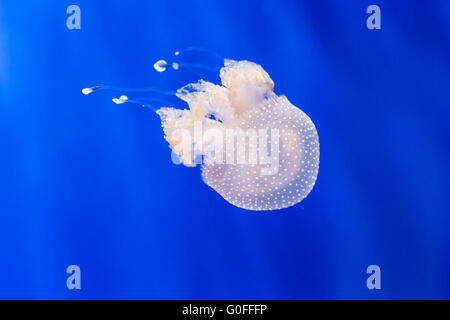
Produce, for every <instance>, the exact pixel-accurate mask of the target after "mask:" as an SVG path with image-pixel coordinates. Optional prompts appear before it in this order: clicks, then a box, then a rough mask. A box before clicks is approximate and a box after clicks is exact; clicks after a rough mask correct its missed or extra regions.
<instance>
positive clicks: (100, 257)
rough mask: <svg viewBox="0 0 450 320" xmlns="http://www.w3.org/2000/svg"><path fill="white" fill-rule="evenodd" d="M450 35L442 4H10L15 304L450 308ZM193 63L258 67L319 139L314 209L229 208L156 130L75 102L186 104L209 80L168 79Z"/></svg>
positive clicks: (4, 87) (5, 294) (4, 86)
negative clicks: (393, 303) (352, 303)
mask: <svg viewBox="0 0 450 320" xmlns="http://www.w3.org/2000/svg"><path fill="white" fill-rule="evenodd" d="M70 4H77V5H78V6H79V7H80V8H81V30H68V29H67V27H66V18H67V17H68V15H67V14H66V8H67V6H69V5H70ZM371 4H377V5H379V6H380V8H381V23H382V29H381V30H368V29H367V28H366V18H367V17H368V15H367V14H366V12H365V11H366V8H367V7H368V6H369V5H371ZM449 21H450V1H447V0H441V1H438V0H431V1H419V0H417V1H412V0H409V1H386V0H374V1H365V0H359V1H337V0H334V1H331V0H320V1H318V0H307V1H265V0H263V1H243V0H239V1H236V0H230V1H220V2H215V1H186V2H182V1H171V0H165V1H133V0H128V1H112V0H108V1H103V0H102V1H95V2H94V1H87V0H74V1H73V2H69V1H50V0H40V1H37V0H36V1H12V0H11V1H10V0H1V1H0V214H1V222H0V278H1V280H0V298H30V299H41V298H58V299H60V298H63V299H80V298H81V299H96V298H103V299H109V298H118V299H124V298H125V299H128V298H137V299H143V298H148V299H225V298H231V299H249V298H252V299H303V298H309V299H314V298H319V299H344V298H345V299H380V298H387V299H407V298H426V299H427V298H447V299H448V298H450V276H449V268H450V241H449V236H448V231H449V228H450V218H449V213H450V200H449V196H450V187H449V180H450V169H449V163H450V59H449V57H450V22H449ZM192 45H196V46H203V47H205V48H209V49H211V50H214V51H216V52H219V53H220V54H221V55H223V56H225V57H229V58H234V59H247V60H251V61H254V62H256V63H258V64H261V65H262V66H263V67H264V68H265V69H266V70H267V71H268V73H269V74H270V76H271V77H272V79H273V80H274V82H275V91H276V93H278V94H285V95H286V96H287V97H288V98H289V100H290V101H291V102H292V103H294V104H295V105H297V106H298V107H300V108H301V109H302V110H303V111H304V112H306V113H307V114H308V115H309V116H310V117H311V119H312V120H313V121H314V123H315V125H316V127H317V130H318V133H319V137H320V143H321V146H320V147H321V162H320V170H319V176H318V180H317V183H316V185H315V187H314V189H313V191H312V192H311V194H310V195H309V196H308V197H307V198H306V199H305V200H304V201H303V202H302V203H300V204H299V205H296V206H294V207H291V208H289V209H284V210H282V211H278V212H269V213H254V212H249V211H245V210H242V209H239V208H237V207H234V206H232V205H230V204H229V203H227V202H226V201H225V200H223V199H222V198H221V197H220V196H219V195H218V194H217V193H216V192H215V191H214V190H212V189H211V188H210V187H208V186H207V185H206V184H204V183H203V182H202V180H201V177H200V171H199V169H198V168H194V169H193V168H186V167H183V166H177V165H174V164H173V163H172V162H171V160H170V152H169V148H168V145H167V142H166V141H165V140H164V139H163V134H162V130H161V125H160V121H159V119H158V117H157V116H156V115H155V114H154V113H152V112H151V111H150V110H148V109H145V108H140V107H138V106H133V105H120V106H118V105H114V104H113V103H112V102H111V100H110V99H111V98H112V97H115V96H117V95H116V94H115V93H109V92H99V93H98V94H92V95H90V96H83V95H82V94H81V92H80V90H81V88H83V87H86V86H91V85H95V84H111V85H117V86H122V87H145V86H157V87H160V88H163V89H166V90H175V89H177V88H179V87H180V86H182V85H184V84H187V83H189V82H194V81H196V80H197V79H198V78H199V76H198V75H197V74H195V73H191V72H189V71H181V70H179V71H178V72H174V71H171V72H165V73H157V72H155V71H154V70H153V67H152V66H153V63H154V62H155V61H156V60H158V59H160V58H165V59H171V57H173V56H172V54H173V52H174V51H175V50H178V49H180V48H183V47H187V46H192ZM180 59H181V58H180ZM183 59H184V60H183V61H188V62H195V63H207V64H209V65H214V64H216V65H217V63H218V61H217V60H215V59H214V58H212V57H211V56H208V55H204V54H190V55H188V54H186V56H185V57H184V58H183ZM199 73H200V74H201V76H202V78H204V79H205V80H209V81H213V82H218V80H219V78H218V74H217V73H213V72H209V71H199ZM170 102H171V103H173V104H174V105H175V106H177V107H185V105H184V104H183V102H182V101H181V100H179V101H177V99H176V98H173V99H172V98H170ZM71 264H76V265H79V266H80V268H81V271H82V280H81V283H82V289H81V290H72V291H70V290H68V289H67V288H66V278H67V276H68V275H67V274H66V272H65V271H66V267H67V266H68V265H71ZM371 264H376V265H379V266H380V267H381V287H382V288H381V290H372V291H370V290H368V289H367V288H366V278H367V276H368V275H367V274H366V268H367V266H369V265H371Z"/></svg>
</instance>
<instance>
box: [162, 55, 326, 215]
mask: <svg viewBox="0 0 450 320" xmlns="http://www.w3.org/2000/svg"><path fill="white" fill-rule="evenodd" d="M220 79H221V82H222V85H215V84H212V83H210V82H206V81H203V80H200V81H199V82H197V83H195V84H190V85H188V86H186V87H183V88H181V89H179V90H178V91H177V94H176V95H177V96H178V97H179V98H180V99H182V100H184V101H186V102H187V103H188V105H189V110H186V111H184V112H182V113H180V112H179V111H178V110H176V109H173V108H162V109H159V110H157V113H158V115H160V117H161V120H162V126H163V129H164V133H165V138H166V140H167V141H168V142H169V146H171V148H172V150H173V152H175V153H176V154H177V155H178V156H179V158H180V159H181V162H182V163H184V162H183V161H188V163H186V164H187V165H189V166H192V161H191V158H190V157H188V156H187V154H188V155H189V154H192V150H191V148H190V146H191V144H189V143H188V144H182V143H181V142H180V139H179V137H177V136H176V135H175V133H176V132H179V129H180V128H182V129H183V130H185V132H189V133H190V136H191V137H193V139H192V140H193V142H192V144H197V145H198V144H203V145H205V144H206V145H205V147H206V149H207V150H211V149H215V148H216V149H218V150H221V152H222V154H220V159H221V160H220V161H216V160H217V159H215V158H214V157H215V156H217V153H216V155H211V153H208V152H204V154H205V155H206V157H207V159H206V160H205V162H204V163H202V164H201V167H202V168H201V174H202V178H203V181H204V182H205V183H206V184H207V185H209V186H210V187H212V188H213V189H214V190H216V191H217V192H218V193H219V194H220V195H221V196H222V197H223V198H224V199H225V200H227V201H228V202H230V203H231V204H233V205H235V206H237V207H240V208H244V209H248V210H275V209H282V208H286V207H290V206H292V205H295V204H297V203H299V202H300V201H302V200H303V199H304V198H305V197H306V196H307V195H308V194H309V192H310V191H311V190H312V188H313V186H314V184H315V181H316V178H317V174H318V169H319V139H318V134H317V131H316V128H315V126H314V124H313V122H312V121H311V119H310V118H309V117H308V116H307V115H306V114H305V113H304V112H303V111H301V110H300V109H299V108H297V107H295V106H294V105H292V104H291V103H290V102H289V100H288V99H287V98H286V97H285V96H277V95H276V94H275V93H274V92H273V88H274V83H273V81H272V79H271V78H270V76H269V75H268V73H267V72H266V71H265V70H264V69H263V68H262V67H261V66H260V65H258V64H256V63H253V62H250V61H234V60H226V61H225V66H224V67H223V68H221V70H220ZM210 115H214V118H215V120H214V119H211V117H210ZM196 123H198V124H202V128H203V131H204V132H205V130H206V131H207V130H210V129H214V130H217V131H219V132H221V133H222V137H223V139H222V141H220V139H219V141H217V139H216V140H215V142H214V143H212V144H211V142H209V145H208V143H205V141H196V139H197V140H199V139H203V137H200V138H196V135H195V134H194V131H195V125H196ZM205 128H206V129H205ZM252 132H253V135H255V134H256V138H253V139H252V138H251V136H252V134H251V133H252ZM239 135H240V137H239ZM197 136H198V135H197ZM239 138H241V139H240V141H243V142H242V143H241V148H239V145H238V141H239ZM230 142H231V143H230ZM214 144H215V146H214ZM217 145H219V147H217ZM228 145H232V146H234V148H233V147H230V148H228V147H227V146H228ZM252 147H253V148H252ZM230 153H231V156H230ZM239 155H240V158H241V161H239ZM255 158H256V162H255V161H254V160H255ZM252 159H253V161H251V160H252Z"/></svg>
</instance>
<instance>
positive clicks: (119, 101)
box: [112, 95, 158, 112]
mask: <svg viewBox="0 0 450 320" xmlns="http://www.w3.org/2000/svg"><path fill="white" fill-rule="evenodd" d="M112 101H113V102H114V103H115V104H123V103H133V104H138V105H140V106H142V107H145V108H149V109H151V110H152V111H154V112H156V111H157V110H158V108H156V107H155V106H153V105H151V104H149V103H147V102H145V101H142V100H140V99H129V98H128V97H127V96H125V95H122V96H120V97H119V98H113V99H112Z"/></svg>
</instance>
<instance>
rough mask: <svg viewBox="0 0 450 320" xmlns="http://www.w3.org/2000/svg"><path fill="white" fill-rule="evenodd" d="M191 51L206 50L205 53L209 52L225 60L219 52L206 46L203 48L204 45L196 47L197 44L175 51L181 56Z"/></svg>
mask: <svg viewBox="0 0 450 320" xmlns="http://www.w3.org/2000/svg"><path fill="white" fill-rule="evenodd" d="M189 51H197V52H205V53H208V54H210V55H212V56H214V57H216V58H218V59H220V60H222V61H223V60H224V58H223V57H222V56H221V55H220V54H218V53H217V52H214V51H212V50H209V49H206V48H203V47H196V46H192V47H187V48H184V49H181V50H177V51H175V52H174V55H176V56H179V55H180V54H182V53H185V52H189Z"/></svg>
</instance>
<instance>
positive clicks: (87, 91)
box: [81, 86, 176, 96]
mask: <svg viewBox="0 0 450 320" xmlns="http://www.w3.org/2000/svg"><path fill="white" fill-rule="evenodd" d="M100 90H108V91H121V92H154V93H159V94H163V95H168V96H174V95H175V94H176V92H173V91H166V90H162V89H158V88H153V87H147V88H119V87H113V86H93V87H88V88H84V89H83V90H81V92H82V93H83V94H84V95H88V94H91V93H92V92H95V91H100Z"/></svg>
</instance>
